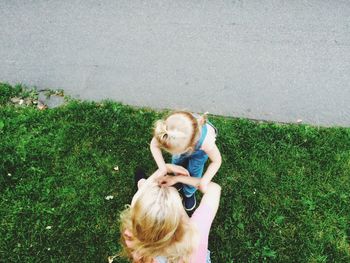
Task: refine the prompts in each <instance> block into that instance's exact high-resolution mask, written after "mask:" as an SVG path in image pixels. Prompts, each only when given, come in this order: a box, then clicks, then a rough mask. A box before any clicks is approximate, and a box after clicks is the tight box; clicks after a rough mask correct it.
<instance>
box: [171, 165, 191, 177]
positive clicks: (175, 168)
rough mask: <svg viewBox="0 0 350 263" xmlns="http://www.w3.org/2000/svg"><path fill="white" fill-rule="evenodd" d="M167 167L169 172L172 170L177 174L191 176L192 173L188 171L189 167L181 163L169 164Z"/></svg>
mask: <svg viewBox="0 0 350 263" xmlns="http://www.w3.org/2000/svg"><path fill="white" fill-rule="evenodd" d="M167 167H168V171H169V172H172V173H174V174H176V175H183V176H190V173H189V172H188V171H187V169H186V168H184V167H182V166H180V165H176V164H167Z"/></svg>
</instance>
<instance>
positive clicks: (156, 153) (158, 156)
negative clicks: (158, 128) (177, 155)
mask: <svg viewBox="0 0 350 263" xmlns="http://www.w3.org/2000/svg"><path fill="white" fill-rule="evenodd" d="M150 149H151V153H152V155H153V158H154V160H155V161H156V163H157V166H158V168H159V170H160V171H161V172H162V173H164V174H166V172H167V168H166V166H165V161H164V158H163V155H162V151H161V149H160V147H159V144H158V142H157V139H156V138H154V137H153V138H152V141H151V144H150Z"/></svg>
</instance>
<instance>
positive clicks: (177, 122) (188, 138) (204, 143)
mask: <svg viewBox="0 0 350 263" xmlns="http://www.w3.org/2000/svg"><path fill="white" fill-rule="evenodd" d="M216 134H217V130H216V128H215V127H214V126H213V125H212V124H211V123H210V122H209V121H208V120H207V117H206V115H202V116H199V115H195V114H192V113H190V112H187V111H177V112H173V113H171V114H170V115H169V116H167V117H166V118H165V119H162V120H158V121H157V122H156V124H155V127H154V136H153V138H152V141H151V145H150V148H151V152H152V155H153V158H154V159H155V161H156V163H157V165H158V168H159V169H160V171H161V172H163V173H164V174H166V171H167V168H166V165H165V161H164V158H163V155H162V151H161V149H164V150H165V151H167V152H169V153H171V154H172V163H173V164H175V165H180V166H183V167H185V168H186V169H187V170H188V172H189V174H188V175H190V176H193V177H197V178H202V179H201V181H200V184H199V188H200V190H202V191H205V190H206V188H207V185H208V183H209V182H210V181H211V179H212V178H213V176H214V175H215V174H216V172H217V171H218V170H219V168H220V166H221V154H220V152H219V149H218V148H217V146H216V144H215V140H216ZM208 157H209V159H210V161H211V162H210V164H209V166H208V169H207V170H206V172H205V173H204V175H203V169H204V165H205V163H206V161H207V160H208ZM174 172H175V173H177V171H176V168H174ZM179 174H183V170H180V169H179ZM202 175H203V177H202ZM182 191H183V194H184V206H185V209H186V211H192V210H193V209H194V208H195V206H196V198H195V195H194V194H195V192H196V188H195V187H193V186H189V185H183V188H182Z"/></svg>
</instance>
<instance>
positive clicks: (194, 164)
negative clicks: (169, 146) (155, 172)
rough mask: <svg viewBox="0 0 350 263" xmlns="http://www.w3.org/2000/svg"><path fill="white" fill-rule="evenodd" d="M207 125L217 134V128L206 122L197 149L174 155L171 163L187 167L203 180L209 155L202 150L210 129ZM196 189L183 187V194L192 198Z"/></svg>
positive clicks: (193, 175) (187, 186)
mask: <svg viewBox="0 0 350 263" xmlns="http://www.w3.org/2000/svg"><path fill="white" fill-rule="evenodd" d="M207 124H208V125H210V126H212V127H213V128H214V129H215V132H216V133H217V130H216V128H215V127H214V125H213V124H211V123H210V122H209V121H207V122H206V124H205V125H203V126H202V130H201V136H200V138H199V141H198V142H197V144H196V146H195V149H194V151H193V152H191V153H183V154H179V155H173V156H172V159H171V163H173V164H176V165H181V166H183V167H185V168H186V169H187V170H188V172H189V173H190V175H191V176H192V177H196V178H201V177H202V175H203V169H204V165H205V162H206V161H207V160H208V155H207V154H206V153H205V152H204V151H203V150H201V149H200V148H201V147H202V144H203V141H204V139H205V137H206V136H207V132H208V127H207ZM196 190H197V189H196V188H195V187H193V186H190V185H185V184H184V185H183V193H184V195H185V196H187V197H190V196H192V195H193V194H194V193H195V192H196Z"/></svg>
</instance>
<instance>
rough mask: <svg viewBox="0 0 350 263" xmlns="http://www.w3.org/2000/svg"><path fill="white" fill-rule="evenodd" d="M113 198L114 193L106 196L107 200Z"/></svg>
mask: <svg viewBox="0 0 350 263" xmlns="http://www.w3.org/2000/svg"><path fill="white" fill-rule="evenodd" d="M113 198H114V196H113V195H107V196H106V197H105V199H106V200H112V199H113Z"/></svg>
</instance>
